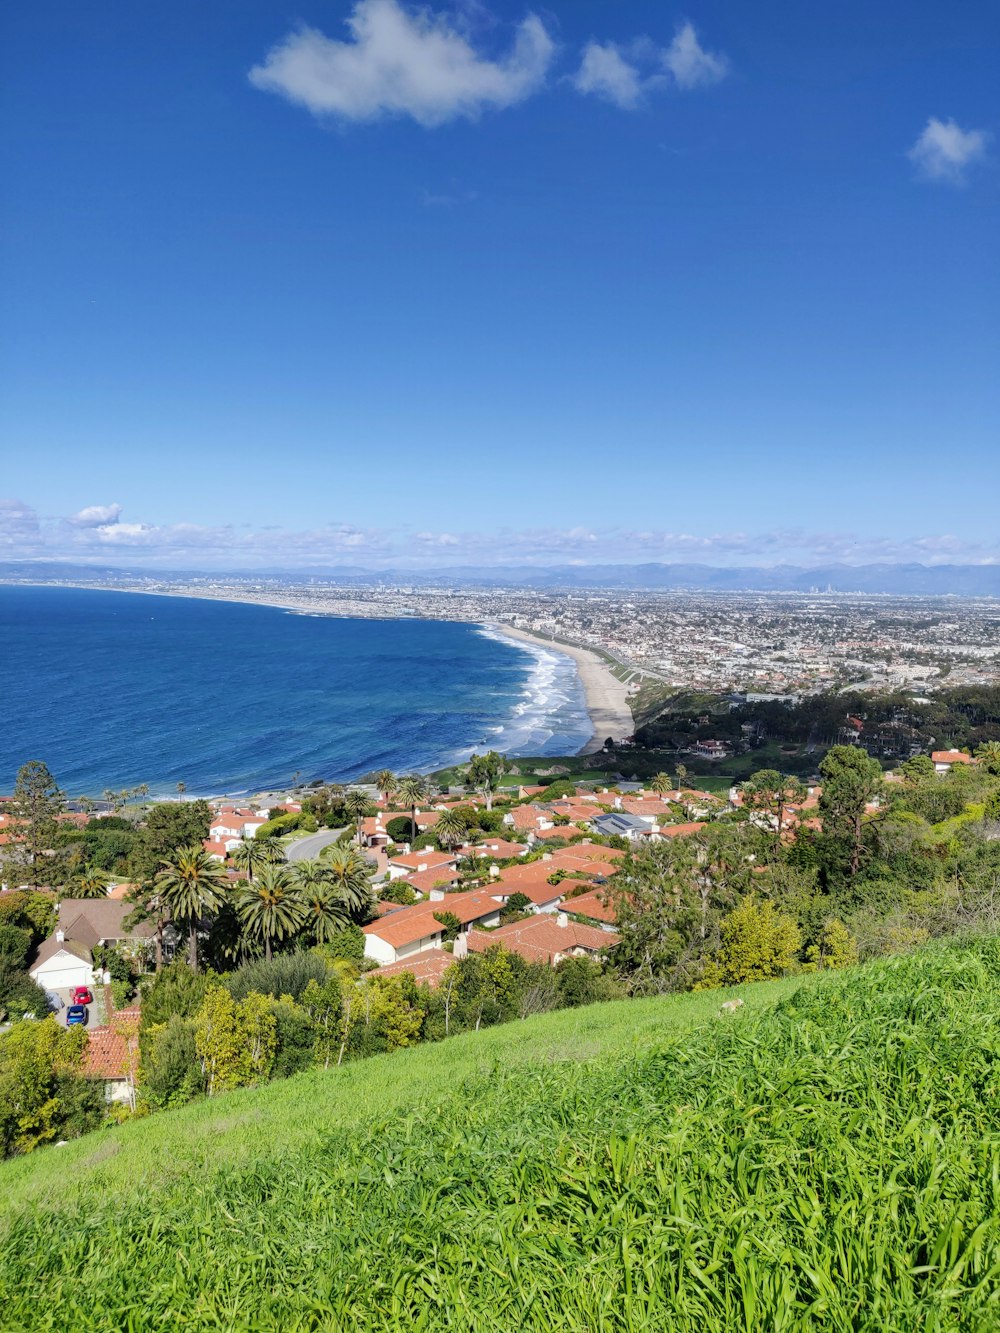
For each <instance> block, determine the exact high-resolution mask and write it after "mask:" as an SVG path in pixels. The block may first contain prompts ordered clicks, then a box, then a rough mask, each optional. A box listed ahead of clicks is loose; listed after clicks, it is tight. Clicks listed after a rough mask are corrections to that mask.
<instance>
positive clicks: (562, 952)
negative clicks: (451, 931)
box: [466, 912, 619, 967]
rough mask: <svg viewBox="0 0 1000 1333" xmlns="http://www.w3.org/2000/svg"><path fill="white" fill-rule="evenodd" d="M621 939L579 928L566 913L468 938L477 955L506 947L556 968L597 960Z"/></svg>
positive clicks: (532, 919)
mask: <svg viewBox="0 0 1000 1333" xmlns="http://www.w3.org/2000/svg"><path fill="white" fill-rule="evenodd" d="M618 939H619V937H618V936H617V935H615V934H614V933H613V932H612V931H607V930H601V929H600V928H599V927H597V926H582V925H579V924H578V923H577V922H575V921H570V919H569V917H568V916H567V915H566V913H565V912H559V913H558V915H556V916H552V915H545V916H532V917H529V918H528V919H527V920H526V921H513V922H511V924H510V925H509V926H501V927H500V928H499V930H491V931H489V932H486V931H481V930H474V931H472V933H471V934H470V935H468V936H467V937H466V943H467V944H468V946H469V949H470V950H471V951H472V952H473V953H485V952H486V950H487V949H490V948H492V947H493V946H494V945H497V944H502V945H503V947H504V948H505V949H507V950H509V951H510V952H511V953H516V954H520V956H521V957H522V958H524V959H525V960H526V961H527V962H529V963H548V965H549V966H550V967H555V966H556V964H557V963H561V962H562V960H563V959H564V958H584V957H590V958H593V957H594V956H595V955H596V954H598V953H600V952H601V950H602V949H609V948H611V946H612V945H614V944H617V943H618Z"/></svg>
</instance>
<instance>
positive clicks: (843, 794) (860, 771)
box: [819, 745, 883, 879]
mask: <svg viewBox="0 0 1000 1333" xmlns="http://www.w3.org/2000/svg"><path fill="white" fill-rule="evenodd" d="M819 771H820V775H821V777H822V779H823V789H822V792H821V793H820V798H819V810H820V815H821V816H822V819H823V833H824V835H825V836H826V838H827V839H829V841H830V843H831V844H832V846H833V847H834V848H835V849H836V848H840V849H842V850H843V859H844V861H845V862H846V866H847V870H848V873H849V874H850V876H851V878H852V879H853V877H854V876H855V875H857V873H858V871H859V869H860V868H861V857H862V854H863V851H864V817H865V807H866V806H867V804H868V802H869V801H871V800H872V799H873V798H874V797H875V796H877V795H878V793H879V792H880V791H881V790H882V786H883V778H882V768H881V765H880V764H879V762H878V760H877V759H871V758H869V756H868V755H867V754H866V753H865V751H864V750H862V749H860V748H859V747H858V746H856V745H835V746H834V747H833V748H832V749H831V750H828V751H827V753H826V754H825V755H824V757H823V762H822V763H821V764H820V766H819Z"/></svg>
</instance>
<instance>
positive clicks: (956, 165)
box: [907, 116, 989, 185]
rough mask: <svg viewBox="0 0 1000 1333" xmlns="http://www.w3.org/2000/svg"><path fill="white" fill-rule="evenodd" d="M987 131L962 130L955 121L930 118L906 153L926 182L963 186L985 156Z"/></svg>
mask: <svg viewBox="0 0 1000 1333" xmlns="http://www.w3.org/2000/svg"><path fill="white" fill-rule="evenodd" d="M988 142H989V135H988V134H987V133H986V131H985V130H963V129H961V128H960V126H958V125H956V124H955V122H954V121H953V120H938V119H937V117H936V116H931V117H930V119H929V120H928V122H927V124H926V126H925V127H924V130H923V132H922V133H921V135H920V137H919V138H918V139H917V141H916V143H915V144H914V145H913V147H912V148H911V149H910V150H909V152H908V153H907V156H908V157H909V159H910V161H911V162H913V163H914V165H915V166H916V168H917V170H918V172H919V173H920V175H921V176H922V177H923V179H924V180H927V181H933V182H935V183H937V184H944V185H964V184H965V181H966V176H967V173H968V170H969V168H970V167H971V166H973V165H975V164H976V163H977V162H981V161H982V160H983V158H984V157H985V156H986V145H987V143H988Z"/></svg>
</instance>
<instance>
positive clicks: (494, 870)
mask: <svg viewBox="0 0 1000 1333" xmlns="http://www.w3.org/2000/svg"><path fill="white" fill-rule="evenodd" d="M499 878H500V867H499V866H498V865H497V863H496V862H495V861H494V862H493V864H492V865H491V866H490V879H499Z"/></svg>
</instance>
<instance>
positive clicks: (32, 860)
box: [7, 759, 66, 885]
mask: <svg viewBox="0 0 1000 1333" xmlns="http://www.w3.org/2000/svg"><path fill="white" fill-rule="evenodd" d="M65 804H66V798H65V795H64V794H63V792H61V791H60V790H59V787H58V786H57V785H56V780H55V778H54V777H53V776H52V774H51V773H50V772H49V770H48V768H47V767H46V765H45V764H43V763H42V761H41V760H40V759H31V760H29V761H28V763H26V764H22V765H21V767H20V768H19V769H18V770H17V778H16V780H15V783H14V795H13V797H12V799H11V800H10V801H9V802H8V805H7V813H8V815H9V816H10V819H11V826H12V828H13V829H14V830H15V832H14V837H15V838H16V846H17V848H18V852H19V854H20V856H21V858H22V859H23V860H24V862H25V864H26V869H25V870H23V871H22V876H23V877H24V878H26V879H27V881H28V883H29V884H31V885H38V884H41V883H42V882H43V880H44V879H45V878H46V874H45V871H46V866H45V862H46V856H45V853H46V852H47V851H49V850H50V849H51V847H52V845H53V843H54V841H55V837H56V833H57V831H58V827H59V826H58V824H57V822H56V817H57V816H58V815H60V814H61V813H62V811H63V809H64V807H65Z"/></svg>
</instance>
